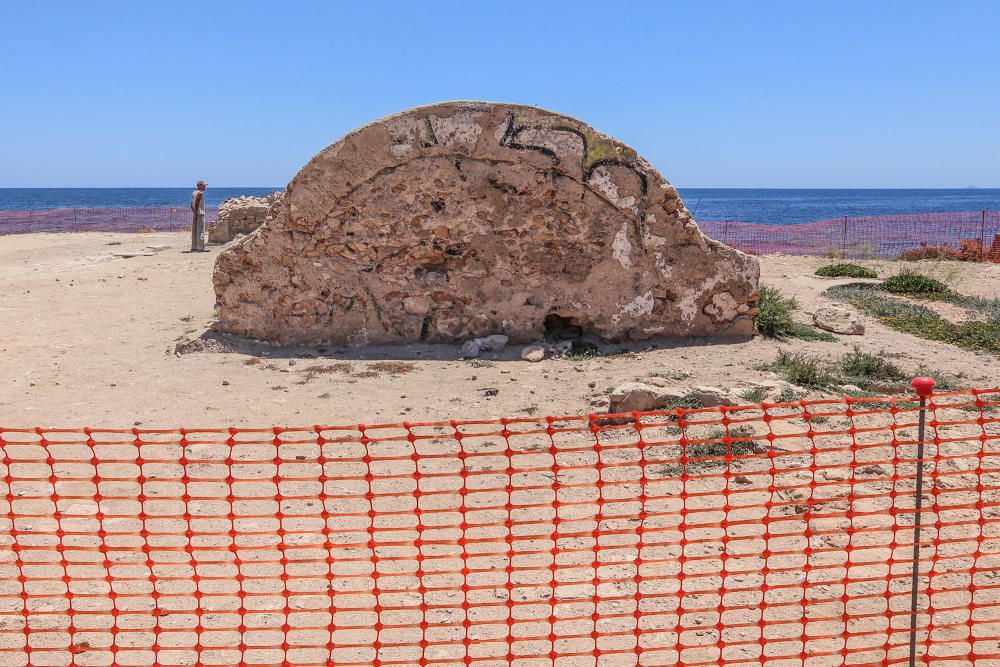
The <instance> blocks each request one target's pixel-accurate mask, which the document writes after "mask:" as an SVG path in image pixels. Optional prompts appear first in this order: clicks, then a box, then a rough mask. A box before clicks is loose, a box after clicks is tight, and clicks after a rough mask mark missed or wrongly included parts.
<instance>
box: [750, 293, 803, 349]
mask: <svg viewBox="0 0 1000 667" xmlns="http://www.w3.org/2000/svg"><path fill="white" fill-rule="evenodd" d="M798 307H799V302H798V301H796V300H795V299H794V298H791V297H786V296H785V295H783V294H782V293H781V290H779V289H778V288H777V287H772V286H770V285H761V286H760V302H759V303H758V304H757V318H756V321H757V331H758V332H759V333H760V335H762V336H765V337H767V338H784V337H786V336H789V335H791V332H792V327H793V326H794V325H795V322H794V321H793V320H792V312H793V311H794V310H796V309H797V308H798Z"/></svg>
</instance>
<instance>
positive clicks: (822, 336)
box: [789, 322, 837, 343]
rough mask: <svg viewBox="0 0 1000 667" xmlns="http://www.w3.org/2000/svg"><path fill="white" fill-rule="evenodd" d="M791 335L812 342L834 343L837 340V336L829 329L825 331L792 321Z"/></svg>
mask: <svg viewBox="0 0 1000 667" xmlns="http://www.w3.org/2000/svg"><path fill="white" fill-rule="evenodd" d="M789 335H790V336H791V337H792V338H798V339H799V340H804V341H810V342H820V343H833V342H834V341H836V340H837V337H836V336H834V335H833V334H832V333H830V332H829V331H823V330H822V329H817V328H816V327H812V326H809V325H808V324H800V323H798V322H794V323H792V331H791V333H790V334H789Z"/></svg>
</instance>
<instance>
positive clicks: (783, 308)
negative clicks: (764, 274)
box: [755, 285, 837, 342]
mask: <svg viewBox="0 0 1000 667" xmlns="http://www.w3.org/2000/svg"><path fill="white" fill-rule="evenodd" d="M798 308H799V302H798V301H797V300H796V299H795V298H794V297H788V296H785V295H784V294H782V293H781V290H779V289H778V288H776V287H772V286H771V285H761V286H760V302H759V303H758V304H757V316H756V318H755V321H756V323H757V332H758V333H760V335H762V336H764V337H765V338H778V339H782V338H798V339H800V340H807V341H825V342H831V341H835V340H837V339H836V337H835V336H833V335H831V334H829V333H827V332H825V331H820V330H819V329H816V328H815V327H811V326H809V325H807V324H801V323H799V322H796V321H795V320H793V319H792V313H793V312H795V311H796V310H798Z"/></svg>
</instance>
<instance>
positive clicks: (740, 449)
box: [687, 424, 755, 464]
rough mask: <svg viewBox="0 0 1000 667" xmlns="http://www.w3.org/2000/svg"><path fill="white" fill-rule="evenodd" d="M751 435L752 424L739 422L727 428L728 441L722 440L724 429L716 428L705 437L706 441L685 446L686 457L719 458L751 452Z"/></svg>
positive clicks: (753, 445) (753, 447)
mask: <svg viewBox="0 0 1000 667" xmlns="http://www.w3.org/2000/svg"><path fill="white" fill-rule="evenodd" d="M753 435H754V430H753V427H752V426H748V425H747V424H739V425H737V426H733V427H732V428H730V429H729V442H728V443H727V442H726V441H725V440H724V438H725V437H726V433H725V431H723V430H722V429H716V430H713V431H712V432H711V433H709V434H708V435H707V436H706V437H705V440H706V442H693V443H691V444H690V445H689V446H688V448H687V455H688V458H692V459H714V458H719V459H721V458H724V457H725V456H726V454H732V455H733V456H746V455H747V454H753V453H754V449H755V443H754V441H753V440H752V439H749V438H752V437H753ZM702 463H716V464H718V463H722V461H703V462H702Z"/></svg>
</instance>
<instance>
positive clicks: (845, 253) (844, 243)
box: [840, 215, 847, 258]
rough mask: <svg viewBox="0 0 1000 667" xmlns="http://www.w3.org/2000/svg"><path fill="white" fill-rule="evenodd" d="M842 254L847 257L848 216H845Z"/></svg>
mask: <svg viewBox="0 0 1000 667" xmlns="http://www.w3.org/2000/svg"><path fill="white" fill-rule="evenodd" d="M840 254H841V255H843V256H844V258H846V257H847V216H846V215H845V216H844V240H843V243H842V244H841V246H840Z"/></svg>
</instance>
